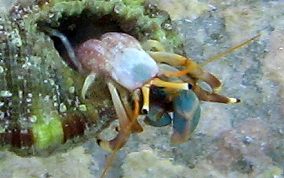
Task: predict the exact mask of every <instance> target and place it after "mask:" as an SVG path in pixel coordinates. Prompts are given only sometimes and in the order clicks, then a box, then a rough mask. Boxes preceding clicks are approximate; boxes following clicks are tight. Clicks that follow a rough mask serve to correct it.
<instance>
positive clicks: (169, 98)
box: [48, 30, 253, 152]
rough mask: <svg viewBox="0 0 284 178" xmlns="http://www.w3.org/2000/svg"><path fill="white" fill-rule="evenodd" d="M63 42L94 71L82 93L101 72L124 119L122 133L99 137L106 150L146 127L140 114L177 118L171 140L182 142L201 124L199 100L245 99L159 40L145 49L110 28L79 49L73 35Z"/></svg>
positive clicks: (163, 121)
mask: <svg viewBox="0 0 284 178" xmlns="http://www.w3.org/2000/svg"><path fill="white" fill-rule="evenodd" d="M48 31H49V33H50V35H53V36H57V37H58V38H60V39H64V37H63V35H62V34H60V33H59V32H57V31H56V30H48ZM251 40H253V39H250V40H249V41H251ZM249 41H247V42H245V43H243V44H241V45H244V44H246V43H248V42H249ZM62 42H63V43H64V46H65V48H66V49H67V51H68V54H69V57H70V58H71V59H72V58H74V59H72V60H73V61H74V65H76V67H77V68H78V69H79V71H82V70H85V69H87V70H88V71H89V75H88V76H87V77H86V79H85V81H84V85H83V87H82V93H81V94H82V98H85V95H86V92H88V90H89V88H90V86H91V84H92V83H93V82H94V81H95V78H96V76H98V75H102V76H103V77H104V78H105V82H106V83H107V86H108V89H109V92H110V94H111V98H112V100H113V103H114V107H115V111H116V114H117V118H118V120H119V129H118V135H117V136H116V137H115V138H114V139H112V140H110V141H106V140H99V141H98V143H99V145H100V146H102V147H103V148H104V149H106V150H109V151H114V152H116V151H117V150H118V149H120V148H121V147H122V146H123V145H124V144H125V143H126V141H127V139H128V137H129V136H130V134H131V133H133V132H141V131H142V130H143V129H142V127H141V125H140V124H139V122H137V117H138V115H140V114H146V115H147V118H146V122H147V123H148V124H150V125H152V126H165V125H169V124H170V123H171V122H173V135H172V140H171V141H172V143H175V144H180V143H183V142H185V141H187V140H188V139H189V138H190V135H191V133H192V132H193V130H194V129H195V128H196V126H197V124H198V121H199V117H200V106H199V100H204V101H211V102H219V103H239V102H241V100H240V99H237V98H229V97H226V96H223V95H219V94H217V93H218V92H219V91H220V89H221V82H220V81H219V79H217V78H216V77H215V76H214V75H213V74H211V73H208V72H206V71H203V70H202V69H201V68H200V67H199V65H198V64H197V63H195V62H194V61H192V60H190V59H188V58H186V57H184V56H181V55H178V54H174V53H169V52H166V51H164V50H163V47H162V46H161V45H160V44H159V42H157V41H153V40H149V41H147V42H146V43H145V44H144V49H145V50H146V51H145V50H144V49H143V47H142V46H141V45H140V42H139V41H138V40H136V39H135V38H134V37H132V36H130V35H128V34H126V33H120V32H107V33H105V34H103V35H102V36H101V37H100V38H99V39H89V40H87V41H86V42H84V43H83V44H81V45H80V46H78V47H77V49H75V50H72V49H71V47H70V46H71V45H70V44H69V42H68V40H62ZM147 49H155V51H152V50H147ZM224 54H225V53H224ZM198 80H202V81H204V82H206V83H207V84H208V85H209V86H210V87H211V89H212V91H211V92H209V91H206V90H204V89H202V88H201V87H199V86H198V84H197V81H198ZM151 88H152V89H151ZM150 91H152V92H155V93H154V97H156V98H160V99H156V100H155V99H154V100H153V99H152V100H150V95H152V93H151V92H150ZM125 92H127V93H131V95H132V97H131V98H132V101H131V102H130V103H133V105H134V107H133V109H132V107H131V106H130V105H129V103H128V101H127V94H125ZM141 93H142V96H141ZM142 98H143V100H142V103H143V104H142V106H141V107H140V100H141V99H142ZM161 98H162V99H161ZM165 102H167V103H172V105H171V106H168V107H169V109H166V108H167V107H166V105H167V104H165V105H164V103H165ZM152 104H153V105H152ZM159 105H160V106H159ZM170 111H173V118H171V117H170V116H169V115H168V113H167V112H170ZM160 113H162V115H161V114H160Z"/></svg>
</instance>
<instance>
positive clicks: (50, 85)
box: [0, 0, 182, 156]
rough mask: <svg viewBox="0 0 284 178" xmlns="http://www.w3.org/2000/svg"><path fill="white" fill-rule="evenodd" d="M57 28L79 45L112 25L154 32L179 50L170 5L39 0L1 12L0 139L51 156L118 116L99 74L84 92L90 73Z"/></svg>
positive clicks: (147, 34) (22, 151)
mask: <svg viewBox="0 0 284 178" xmlns="http://www.w3.org/2000/svg"><path fill="white" fill-rule="evenodd" d="M46 28H53V29H57V30H59V31H60V32H61V33H63V34H64V35H66V37H67V38H68V39H69V40H70V41H71V43H72V45H73V47H74V48H76V47H78V46H79V45H80V44H81V43H83V42H84V41H86V40H87V39H90V38H94V37H95V38H96V37H99V36H101V35H102V34H104V33H106V32H108V31H117V32H124V33H128V34H130V35H133V36H134V37H135V38H137V39H138V40H139V41H141V43H142V42H143V41H146V40H147V39H155V40H158V41H160V42H161V43H162V44H164V45H165V47H166V49H167V51H175V52H177V53H180V54H181V53H182V50H181V49H182V44H181V43H180V41H179V38H178V37H177V35H176V33H174V31H173V30H172V26H171V23H170V19H169V16H168V14H167V13H165V12H163V11H160V10H159V9H157V8H156V7H155V6H153V5H151V4H147V3H145V2H144V1H140V0H137V1H127V0H124V1H121V0H113V1H99V0H98V1H95V0H85V1H64V0H62V1H58V0H50V1H40V4H25V5H17V6H15V7H13V9H12V10H11V11H10V13H9V14H1V16H0V83H1V85H0V146H1V148H2V149H8V150H11V151H14V152H15V153H17V154H19V155H21V156H29V155H38V156H48V155H49V154H51V153H54V152H57V151H62V150H65V149H68V148H71V147H73V146H76V145H78V144H80V143H82V142H83V141H85V140H86V139H88V138H95V137H97V136H98V134H99V133H100V132H101V131H102V130H103V129H104V128H106V127H107V126H108V125H109V123H110V122H111V121H113V120H114V119H115V118H116V116H115V112H114V110H113V105H112V101H111V98H110V96H109V93H108V90H107V89H106V88H105V84H104V78H100V79H99V80H98V81H97V82H96V83H95V85H94V86H93V88H92V90H93V91H94V92H91V93H89V96H88V97H87V98H88V99H86V100H84V99H82V98H81V96H80V94H81V89H82V85H83V81H84V78H85V76H84V75H82V74H81V73H79V72H78V71H77V70H76V67H74V65H72V63H70V61H69V60H68V57H66V51H65V49H64V47H62V44H61V43H60V42H59V40H58V39H56V38H53V37H50V36H49V35H48V34H47V33H46V32H45V29H46Z"/></svg>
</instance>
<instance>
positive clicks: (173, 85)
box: [142, 78, 192, 114]
mask: <svg viewBox="0 0 284 178" xmlns="http://www.w3.org/2000/svg"><path fill="white" fill-rule="evenodd" d="M151 85H154V86H157V87H165V88H172V89H177V90H190V89H191V88H192V85H191V84H189V83H184V82H183V83H174V82H167V81H163V80H161V79H159V78H153V79H152V80H150V82H149V83H148V84H145V85H144V86H142V94H143V106H142V113H144V114H147V113H148V111H149V95H150V86H151Z"/></svg>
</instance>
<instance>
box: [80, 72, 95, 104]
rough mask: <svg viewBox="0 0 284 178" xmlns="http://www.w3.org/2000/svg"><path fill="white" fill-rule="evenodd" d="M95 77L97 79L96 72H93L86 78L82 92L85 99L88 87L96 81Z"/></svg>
mask: <svg viewBox="0 0 284 178" xmlns="http://www.w3.org/2000/svg"><path fill="white" fill-rule="evenodd" d="M95 79H96V73H94V72H91V73H90V74H89V75H88V76H87V78H86V79H85V81H84V84H83V87H82V92H81V95H82V98H83V99H85V96H86V93H87V91H88V89H89V88H90V86H91V85H92V84H93V83H94V81H95Z"/></svg>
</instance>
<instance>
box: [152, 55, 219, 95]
mask: <svg viewBox="0 0 284 178" xmlns="http://www.w3.org/2000/svg"><path fill="white" fill-rule="evenodd" d="M148 53H149V55H150V56H151V57H152V58H154V59H155V60H156V61H157V62H159V63H167V64H169V65H172V66H185V67H186V69H184V70H182V71H180V72H177V73H166V74H165V75H166V76H168V77H179V76H183V75H187V74H189V75H190V76H191V77H193V78H196V79H200V80H203V81H205V82H206V83H208V84H209V85H210V86H211V88H212V89H213V92H214V93H218V92H219V91H220V89H221V85H222V84H221V82H220V80H219V79H218V78H217V77H215V76H214V75H213V74H210V73H209V72H206V71H203V70H202V69H201V68H200V67H199V65H198V64H197V63H196V62H194V61H192V60H190V59H188V58H186V57H184V56H181V55H178V54H173V53H169V52H164V51H157V52H154V51H148Z"/></svg>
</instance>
